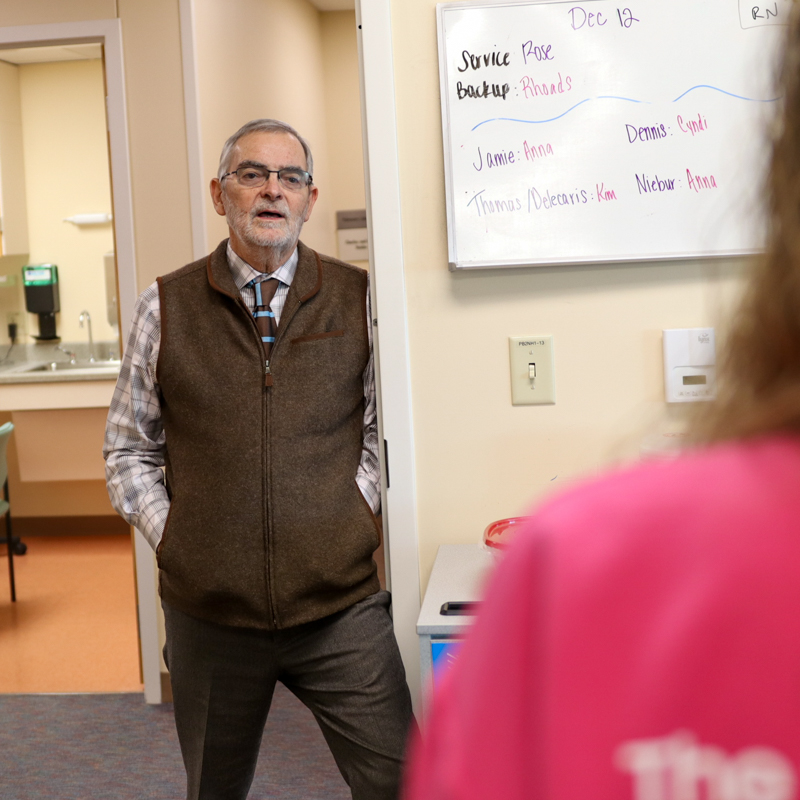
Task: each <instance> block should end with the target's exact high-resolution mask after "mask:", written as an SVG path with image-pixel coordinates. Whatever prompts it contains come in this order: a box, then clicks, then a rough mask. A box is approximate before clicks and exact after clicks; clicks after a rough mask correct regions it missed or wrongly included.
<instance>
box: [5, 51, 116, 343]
mask: <svg viewBox="0 0 800 800" xmlns="http://www.w3.org/2000/svg"><path fill="white" fill-rule="evenodd" d="M19 79H20V96H21V99H22V133H23V137H22V138H23V151H24V154H25V178H26V185H27V197H28V243H29V248H30V250H29V263H31V264H43V263H51V264H57V265H58V278H59V296H60V301H61V313H60V315H59V317H58V326H57V327H58V334H59V336H61V338H62V340H64V341H65V342H77V341H87V331H86V329H83V330H82V329H81V328H80V327H79V323H78V317H79V315H80V314H81V312H83V311H84V310H87V311H89V313H90V314H91V317H92V332H93V335H94V339H95V341H100V340H107V341H112V340H113V341H116V339H117V338H118V334H117V332H116V331H115V330H114V328H112V326H111V325H110V324H109V322H108V318H107V311H106V293H105V275H104V268H103V255H104V254H105V253H108V252H111V251H113V249H114V234H113V230H112V227H111V224H110V223H109V224H106V225H86V226H77V225H74V224H72V223H71V222H64V219H65V218H66V217H71V216H73V215H75V214H89V213H104V214H110V213H111V183H110V178H109V167H108V139H107V136H106V111H105V91H104V88H103V64H102V62H101V61H100V60H99V59H96V60H87V61H62V62H54V63H48V64H23V65H21V66H20V67H19ZM27 330H28V332H29V333H33V334H35V333H38V321H37V320H36V317H35V315H30V316H29V318H28V325H27Z"/></svg>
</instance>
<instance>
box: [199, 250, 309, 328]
mask: <svg viewBox="0 0 800 800" xmlns="http://www.w3.org/2000/svg"><path fill="white" fill-rule="evenodd" d="M227 248H228V240H227V239H224V240H223V241H221V242H220V243H219V245H218V246H217V249H216V250H215V251H214V252H213V253H211V255H210V256H209V257H208V262H207V265H206V271H207V274H208V282H209V283H210V284H211V287H212V288H213V289H216V291H218V292H221V293H222V294H224V295H227V296H228V297H230V298H232V299H233V300H238V299H239V298H240V294H239V289H238V288H237V287H236V282H235V281H234V280H233V275H231V270H230V267H229V266H228V257H227ZM321 288H322V261H321V260H320V257H319V255H318V254H317V253H316V252H315V251H314V250H312V249H311V248H310V247H306V246H305V245H304V244H303V243H302V242H298V244H297V271H296V272H295V274H294V280H293V281H292V285H291V286H290V287H289V294H288V295H287V297H286V302H287V306H288V305H289V304H290V303H291V305H292V306H294V305H295V304H296V305H298V306H299V305H300V303H305V301H306V300H308V299H310V298H311V297H313V296H314V295H315V294H316V293H317V292H318V291H319V290H320V289H321ZM284 313H286V308H284Z"/></svg>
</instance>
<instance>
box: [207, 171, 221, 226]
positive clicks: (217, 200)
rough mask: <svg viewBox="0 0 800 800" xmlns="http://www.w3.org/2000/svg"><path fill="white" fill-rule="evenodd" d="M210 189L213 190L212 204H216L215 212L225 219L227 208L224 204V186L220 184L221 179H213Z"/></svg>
mask: <svg viewBox="0 0 800 800" xmlns="http://www.w3.org/2000/svg"><path fill="white" fill-rule="evenodd" d="M209 189H211V202H212V203H213V204H214V210H215V211H216V212H217V214H219V215H220V216H221V217H224V216H225V206H224V205H223V204H222V184H221V183H220V181H219V178H212V179H211V185H210V186H209Z"/></svg>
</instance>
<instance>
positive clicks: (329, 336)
mask: <svg viewBox="0 0 800 800" xmlns="http://www.w3.org/2000/svg"><path fill="white" fill-rule="evenodd" d="M336 336H344V329H343V328H342V329H341V330H337V331H325V332H324V333H309V334H307V335H306V336H298V337H297V338H296V339H291V340H290V342H291V344H301V343H302V342H314V341H317V340H318V339H333V338H334V337H336Z"/></svg>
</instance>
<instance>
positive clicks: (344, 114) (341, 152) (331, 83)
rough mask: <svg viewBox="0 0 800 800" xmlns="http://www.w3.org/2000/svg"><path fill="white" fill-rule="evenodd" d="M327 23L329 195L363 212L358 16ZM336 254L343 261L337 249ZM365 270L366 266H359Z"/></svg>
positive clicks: (331, 15) (326, 16)
mask: <svg viewBox="0 0 800 800" xmlns="http://www.w3.org/2000/svg"><path fill="white" fill-rule="evenodd" d="M320 19H321V21H322V60H323V81H324V87H325V115H326V119H327V123H328V160H329V164H328V180H329V186H328V187H326V192H327V194H328V196H329V197H330V202H331V206H332V208H333V210H334V219H333V223H334V227H335V222H336V219H335V212H336V211H351V210H354V209H359V208H364V205H365V203H366V200H365V198H364V152H363V148H362V144H361V96H360V89H359V85H358V40H357V36H356V15H355V12H354V11H328V12H325V13H322V14H320ZM331 255H335V256H338V255H339V254H338V253H337V252H336V250H332V251H331ZM355 263H356V264H358V266H360V267H364V268H365V269H366V268H367V267H368V266H369V262H367V261H356V262H355Z"/></svg>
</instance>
